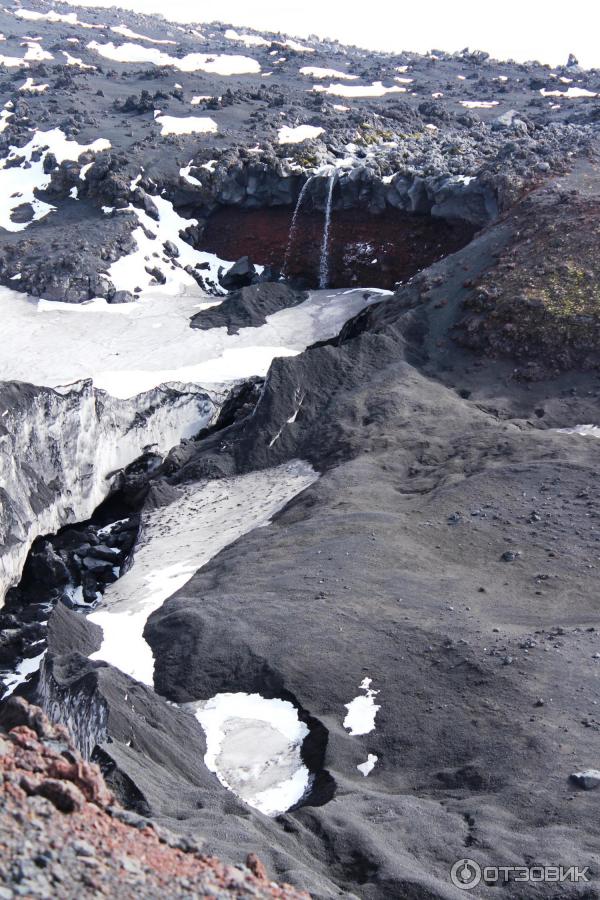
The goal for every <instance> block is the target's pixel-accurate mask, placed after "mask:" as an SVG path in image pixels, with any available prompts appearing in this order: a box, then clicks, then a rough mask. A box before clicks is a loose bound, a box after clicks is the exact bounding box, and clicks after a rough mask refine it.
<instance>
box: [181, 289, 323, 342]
mask: <svg viewBox="0 0 600 900" xmlns="http://www.w3.org/2000/svg"><path fill="white" fill-rule="evenodd" d="M307 297H308V294H307V293H306V292H305V291H294V290H292V288H290V287H288V285H286V284H277V283H273V282H271V283H265V284H253V285H251V286H248V287H243V288H241V289H240V290H237V291H234V292H233V293H230V294H229V296H228V297H227V298H226V299H225V300H223V302H222V303H220V304H219V305H218V306H216V307H213V308H212V309H207V310H204V311H203V312H200V313H197V314H196V315H195V316H192V319H191V326H192V328H201V329H203V330H205V329H208V328H220V327H222V326H223V325H226V326H227V333H228V334H237V333H238V332H239V330H240V328H257V327H258V326H259V325H264V324H265V322H266V321H267V316H270V315H272V314H273V313H276V312H278V311H279V310H280V309H289V308H290V307H292V306H296V305H297V304H298V303H302V301H303V300H306V299H307Z"/></svg>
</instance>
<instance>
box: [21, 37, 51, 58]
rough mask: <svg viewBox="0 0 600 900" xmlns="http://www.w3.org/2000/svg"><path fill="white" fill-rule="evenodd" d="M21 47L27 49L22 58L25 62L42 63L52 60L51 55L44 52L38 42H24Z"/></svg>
mask: <svg viewBox="0 0 600 900" xmlns="http://www.w3.org/2000/svg"><path fill="white" fill-rule="evenodd" d="M23 46H24V47H27V51H26V53H25V57H24V58H25V60H26V61H27V62H43V61H44V60H46V59H54V57H53V56H52V54H51V53H49V52H48V51H47V50H44V48H43V47H42V45H41V44H40V43H38V41H25V43H24V44H23Z"/></svg>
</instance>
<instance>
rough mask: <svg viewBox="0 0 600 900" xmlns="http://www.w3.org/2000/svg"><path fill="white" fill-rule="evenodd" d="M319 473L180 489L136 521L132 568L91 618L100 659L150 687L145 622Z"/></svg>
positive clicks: (297, 470)
mask: <svg viewBox="0 0 600 900" xmlns="http://www.w3.org/2000/svg"><path fill="white" fill-rule="evenodd" d="M317 478H318V474H317V473H316V472H315V471H314V469H313V468H312V467H311V466H310V465H308V463H304V462H300V461H295V462H293V463H288V464H286V465H282V466H278V467H277V468H274V469H265V470H263V471H260V472H252V473H250V474H249V475H239V476H235V477H233V478H224V479H221V480H218V481H209V482H207V483H205V484H201V485H200V486H196V485H194V486H193V487H184V488H181V489H180V496H179V497H178V499H176V500H175V501H174V502H173V503H171V504H170V505H169V506H167V507H161V508H160V509H156V510H152V511H151V512H148V513H146V514H145V515H144V516H143V518H142V525H141V531H140V538H139V540H138V544H137V547H136V551H135V557H134V561H133V565H132V567H131V568H130V569H129V570H128V571H127V572H126V573H125V575H123V577H122V578H120V579H119V580H118V581H116V582H115V583H114V584H112V585H110V587H108V588H107V590H106V592H105V594H104V601H103V603H102V606H101V608H99V609H98V610H97V611H96V612H94V613H92V614H91V615H90V616H89V618H90V619H91V621H92V622H95V623H96V624H97V625H100V627H101V628H102V630H103V632H104V636H103V641H102V646H101V648H100V650H98V651H97V652H96V653H94V654H93V656H92V659H102V660H104V661H105V662H108V663H111V664H112V665H113V666H116V668H118V669H121V671H122V672H125V674H126V675H130V676H131V677H132V678H136V679H137V680H138V681H141V682H143V683H144V684H149V685H152V684H153V680H154V678H153V673H154V659H153V657H152V651H151V650H150V647H149V646H148V644H147V643H146V641H145V640H144V627H145V625H146V621H147V619H148V617H149V616H150V615H151V613H153V612H154V611H155V610H157V609H159V607H160V606H162V604H163V603H164V601H165V600H167V599H168V598H169V597H170V596H172V594H174V593H175V592H176V591H177V590H179V588H181V587H183V585H184V584H185V583H186V582H187V581H189V579H190V578H191V577H192V575H193V574H194V573H195V572H197V570H198V569H200V568H201V567H202V566H204V565H206V563H207V562H208V561H209V560H210V559H212V557H213V556H216V554H217V553H219V551H220V550H223V548H224V547H227V546H228V545H229V544H232V543H233V542H234V541H236V540H237V539H238V538H239V537H241V536H242V535H243V534H246V532H248V531H251V530H252V529H254V528H258V527H259V526H261V525H267V524H268V523H269V522H270V520H271V518H272V517H273V516H274V515H275V513H276V512H278V511H279V510H280V509H282V508H283V507H284V506H285V505H286V503H288V502H289V501H290V500H291V499H292V497H295V496H296V494H299V493H300V491H302V490H304V488H306V487H308V486H309V485H310V484H312V483H313V482H314V481H316V479H317Z"/></svg>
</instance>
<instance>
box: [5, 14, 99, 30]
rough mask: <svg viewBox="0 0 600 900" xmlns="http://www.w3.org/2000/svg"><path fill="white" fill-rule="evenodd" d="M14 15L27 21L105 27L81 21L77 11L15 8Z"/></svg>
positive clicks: (80, 26) (83, 26)
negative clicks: (42, 10)
mask: <svg viewBox="0 0 600 900" xmlns="http://www.w3.org/2000/svg"><path fill="white" fill-rule="evenodd" d="M15 16H16V17H17V18H18V19H25V21H27V22H40V21H42V20H43V21H46V22H54V23H58V22H60V23H62V24H64V25H77V26H78V27H79V28H99V29H103V28H105V26H104V25H90V24H88V23H87V22H81V21H80V20H79V19H78V18H77V13H74V12H72V13H57V12H55V11H54V10H53V9H52V10H50V12H47V13H41V12H36V11H34V10H33V9H17V10H15Z"/></svg>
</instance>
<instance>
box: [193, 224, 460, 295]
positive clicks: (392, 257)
mask: <svg viewBox="0 0 600 900" xmlns="http://www.w3.org/2000/svg"><path fill="white" fill-rule="evenodd" d="M292 213H293V210H292V209H290V208H289V207H271V208H268V209H256V210H246V209H239V208H237V207H223V208H222V209H220V210H218V211H217V212H216V213H214V214H213V215H212V216H211V217H210V219H209V220H208V223H207V226H206V229H205V231H204V234H203V237H202V245H201V247H202V249H203V250H209V251H211V252H212V253H216V254H217V255H218V256H220V257H221V258H222V259H234V260H235V259H239V258H240V257H241V256H249V257H250V259H251V260H252V262H254V263H257V264H259V265H264V266H274V267H275V268H276V269H279V270H280V271H281V270H282V269H283V264H284V259H285V253H286V247H287V244H288V237H289V231H290V223H291V219H292ZM323 225H324V214H323V213H322V212H319V211H316V212H315V211H310V210H309V211H306V212H304V211H302V212H301V213H300V215H299V217H298V220H297V229H296V236H295V240H294V244H293V247H292V249H291V252H290V254H289V257H288V264H287V268H286V273H285V274H287V275H288V276H289V277H291V278H296V279H299V280H302V281H303V282H304V283H305V284H306V286H307V287H316V286H317V285H318V280H319V261H320V255H321V243H322V240H323ZM474 233H475V229H474V228H473V227H472V226H470V225H467V224H465V223H464V222H457V223H449V222H446V221H443V220H439V219H433V218H431V217H429V216H411V215H409V214H408V213H402V212H399V211H398V210H393V209H390V210H389V211H387V212H385V213H383V214H382V215H378V216H376V215H370V214H369V213H367V212H365V211H364V210H361V209H350V210H333V212H332V219H331V231H330V266H329V273H330V274H329V284H328V287H334V288H339V287H352V286H353V285H360V286H361V287H379V288H386V289H389V288H392V287H393V286H394V284H395V283H396V282H397V281H405V280H406V279H407V278H410V276H411V275H414V274H415V272H418V271H419V269H422V268H423V267H424V266H429V265H431V263H433V262H435V261H436V260H438V259H441V258H442V257H443V256H446V255H447V254H448V253H453V252H454V251H456V250H459V249H460V248H461V247H464V246H465V244H468V243H469V241H470V240H471V238H472V237H473V234H474Z"/></svg>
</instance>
